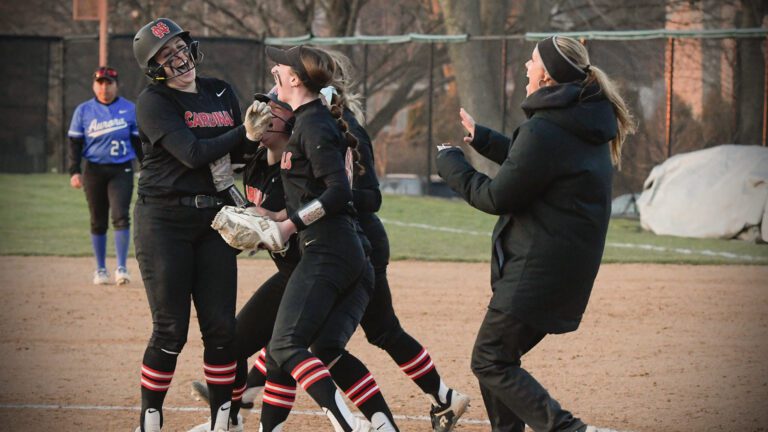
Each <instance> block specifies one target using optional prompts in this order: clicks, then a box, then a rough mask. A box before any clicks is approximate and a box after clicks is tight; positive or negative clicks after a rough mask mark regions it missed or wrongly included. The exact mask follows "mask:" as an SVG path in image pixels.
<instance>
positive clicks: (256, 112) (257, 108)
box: [243, 101, 272, 141]
mask: <svg viewBox="0 0 768 432" xmlns="http://www.w3.org/2000/svg"><path fill="white" fill-rule="evenodd" d="M271 121H272V108H270V107H269V104H267V103H266V102H259V101H254V102H253V104H251V106H249V107H248V109H247V110H246V111H245V122H243V124H244V126H245V136H247V137H248V139H249V140H251V141H259V140H260V139H261V136H262V135H263V134H264V132H265V131H266V130H267V128H268V127H269V123H270V122H271Z"/></svg>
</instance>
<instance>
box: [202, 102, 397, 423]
mask: <svg viewBox="0 0 768 432" xmlns="http://www.w3.org/2000/svg"><path fill="white" fill-rule="evenodd" d="M257 99H258V100H262V101H269V103H270V107H271V108H272V110H271V112H272V117H273V120H272V122H271V124H270V128H269V129H268V130H267V131H266V132H265V133H264V136H263V137H262V140H261V144H262V146H261V147H260V148H259V150H258V151H257V152H256V154H255V155H254V157H253V158H250V159H249V161H248V162H247V165H246V168H245V172H244V176H243V180H244V182H245V190H246V193H247V196H248V199H249V200H250V201H252V202H254V203H255V204H256V205H257V207H253V208H251V209H250V210H251V211H253V212H254V213H256V214H259V215H265V216H268V217H270V218H272V219H274V220H284V219H285V218H286V217H287V215H286V211H285V199H284V195H283V188H282V181H281V178H280V166H279V162H280V158H281V156H282V154H283V151H284V149H285V146H286V144H287V141H288V137H289V136H290V127H291V126H292V124H293V119H294V118H293V112H292V111H291V107H290V106H288V105H286V104H285V103H284V102H281V101H280V100H279V99H278V98H277V95H276V93H274V90H273V92H270V93H268V94H266V95H263V94H262V95H257ZM359 234H361V232H360V231H359ZM297 238H298V236H296V235H293V236H291V238H290V239H289V241H290V243H291V245H290V247H289V248H288V251H287V252H286V253H284V254H283V253H274V252H270V255H271V256H272V259H273V261H274V262H275V264H276V265H277V267H278V273H276V274H275V275H273V276H272V277H271V278H269V279H268V280H267V281H266V282H265V283H264V284H263V285H262V286H261V287H260V288H259V289H258V290H257V291H256V292H255V293H254V294H253V296H252V297H251V299H250V300H249V301H248V302H247V303H246V304H245V306H243V308H242V309H241V310H240V312H239V313H238V315H237V332H236V344H235V345H236V348H237V352H238V375H237V377H236V380H235V389H234V390H233V394H232V412H231V416H232V417H233V418H235V417H236V415H237V412H238V411H239V409H240V406H241V404H240V403H238V402H242V406H243V407H248V408H250V407H252V406H253V401H254V400H255V398H256V397H257V396H258V394H259V393H260V391H261V390H263V389H264V387H265V384H266V381H267V380H266V373H267V371H266V350H265V349H263V347H264V346H265V345H266V344H267V342H268V341H269V338H270V336H271V332H272V328H273V324H274V319H275V315H276V313H277V308H278V306H279V303H280V300H281V297H282V293H283V291H284V288H285V285H286V283H287V281H288V278H289V277H290V275H291V273H292V271H293V269H294V268H295V266H296V264H297V263H298V260H299V248H298V244H297V242H296V239H297ZM366 243H367V240H366ZM369 272H370V274H372V272H373V270H372V268H370V269H369ZM369 279H370V278H369ZM369 279H364V281H363V282H362V283H361V284H360V285H359V286H358V287H357V288H355V289H356V290H364V291H363V292H362V295H361V292H360V291H355V295H345V296H343V300H342V301H340V302H338V303H337V304H336V306H335V307H334V308H335V309H338V310H346V309H349V308H350V306H349V303H350V302H352V303H354V302H367V297H368V296H369V295H370V289H371V288H372V280H369ZM366 284H368V285H367V286H366ZM351 308H354V305H353V306H352V307H351ZM358 314H359V315H362V310H359V312H358ZM344 321H345V322H342V323H340V324H337V323H336V322H334V321H327V322H326V323H325V325H324V326H323V329H322V330H321V331H320V332H319V336H318V337H317V339H315V340H314V341H313V346H312V352H313V353H315V355H317V356H318V358H320V359H321V360H322V361H323V362H324V363H325V364H329V363H333V366H332V367H330V368H329V369H330V371H331V377H332V378H333V380H334V381H335V382H336V383H337V385H339V386H341V387H342V388H344V389H347V391H346V393H347V396H348V397H349V398H350V399H351V400H352V401H353V403H355V404H356V405H357V406H358V407H359V408H360V409H361V411H363V413H364V414H365V415H366V417H367V418H368V419H369V420H371V421H372V422H373V423H374V426H375V428H376V430H377V431H381V432H393V431H397V428H396V426H394V420H393V418H392V417H393V416H392V413H391V411H390V410H389V407H388V406H387V404H386V401H385V400H384V397H383V395H382V394H381V392H380V390H379V388H378V385H377V384H376V381H375V379H374V378H373V376H372V375H371V374H370V372H369V371H368V370H367V368H365V366H364V365H363V364H362V362H360V360H358V359H357V358H356V357H354V356H353V355H351V354H349V353H347V352H346V351H344V346H345V345H346V343H347V341H348V339H349V337H351V335H352V333H353V332H354V328H355V327H356V323H357V321H359V316H358V317H357V318H355V319H353V320H350V319H348V318H345V319H344ZM346 321H349V322H353V324H354V325H349V324H348V323H346ZM257 351H258V353H259V355H258V356H257V359H256V362H255V366H254V369H253V370H252V371H251V373H250V374H248V375H247V378H246V372H247V358H248V357H249V356H251V355H253V354H256V352H257ZM350 370H353V371H356V372H357V371H360V373H355V374H350V373H349V371H350ZM285 378H286V379H287V381H286V382H281V383H279V384H278V383H275V382H273V381H274V379H275V378H274V377H273V378H272V379H273V381H270V383H269V385H267V388H266V390H265V395H264V404H265V407H264V409H263V411H262V417H261V418H262V427H263V428H265V429H266V430H273V431H274V430H279V429H278V427H279V425H280V424H281V423H283V422H284V421H285V419H286V418H287V417H288V414H289V413H290V410H291V408H292V405H293V395H294V392H295V387H296V383H295V381H294V380H293V379H292V378H291V377H290V375H288V376H285ZM350 378H354V382H352V381H349V379H350ZM360 378H364V379H360ZM246 381H247V385H246ZM192 385H193V389H194V392H195V394H196V395H198V396H200V397H202V398H204V399H206V400H207V399H208V397H209V394H208V389H207V388H206V387H205V386H203V385H202V383H200V382H198V381H195V382H193V383H192ZM197 430H198V429H194V431H197ZM190 432H191V431H190Z"/></svg>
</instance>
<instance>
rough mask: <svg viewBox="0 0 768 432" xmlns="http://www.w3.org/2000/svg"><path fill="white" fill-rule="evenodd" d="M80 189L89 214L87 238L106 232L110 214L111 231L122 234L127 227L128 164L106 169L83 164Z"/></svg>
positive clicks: (130, 180)
mask: <svg viewBox="0 0 768 432" xmlns="http://www.w3.org/2000/svg"><path fill="white" fill-rule="evenodd" d="M83 189H85V199H86V200H87V201H88V210H89V211H90V214H91V234H96V235H103V234H104V233H106V232H107V227H108V217H109V213H110V212H111V213H112V226H113V227H114V229H116V230H124V229H128V228H129V227H130V225H131V220H130V206H131V196H132V195H133V164H132V162H125V163H121V164H114V165H107V164H95V163H93V162H88V161H86V163H85V167H84V170H83Z"/></svg>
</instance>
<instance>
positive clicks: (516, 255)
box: [437, 84, 617, 333]
mask: <svg viewBox="0 0 768 432" xmlns="http://www.w3.org/2000/svg"><path fill="white" fill-rule="evenodd" d="M522 108H523V110H525V112H526V114H527V116H528V120H527V121H525V122H524V123H523V124H521V125H520V127H518V128H517V130H515V132H514V134H513V135H512V139H511V140H510V139H509V138H507V137H505V136H503V135H501V134H499V133H497V132H495V131H492V130H490V129H488V128H485V127H482V126H479V125H478V126H477V127H476V129H475V136H474V139H473V142H472V147H474V148H475V150H477V151H478V152H479V153H480V154H481V155H483V156H485V157H487V158H488V159H490V160H492V161H494V162H496V163H498V164H500V165H501V167H500V168H499V172H498V174H497V175H496V176H495V177H494V178H493V179H491V178H489V177H487V176H485V175H484V174H482V173H479V172H477V171H476V170H475V169H474V168H472V166H471V165H470V164H469V163H468V162H467V161H466V160H465V158H464V154H463V153H462V152H461V151H460V150H458V149H450V150H444V151H441V152H439V153H438V155H437V168H438V172H439V173H440V175H441V176H442V177H443V178H444V179H445V180H446V182H447V183H448V185H449V186H450V187H451V188H452V189H453V190H455V191H456V192H458V193H459V194H460V195H461V196H462V197H463V198H464V199H465V200H466V201H467V202H468V203H469V204H470V205H471V206H473V207H476V208H477V209H479V210H482V211H484V212H487V213H491V214H495V215H499V220H498V222H497V223H496V227H495V228H494V230H493V243H492V250H493V252H492V260H491V285H492V288H493V297H492V299H491V303H490V305H489V307H491V308H493V309H497V310H500V311H503V312H508V313H511V314H512V315H514V316H515V317H517V318H518V319H520V320H521V321H523V322H525V323H527V324H529V325H531V326H533V327H535V328H537V329H540V330H542V331H545V332H547V333H565V332H569V331H573V330H576V328H578V326H579V323H580V322H581V317H582V315H583V313H584V310H585V308H586V306H587V301H588V300H589V295H590V293H591V291H592V285H593V283H594V279H595V276H596V275H597V270H598V268H599V266H600V260H601V258H602V255H603V248H604V246H605V235H606V231H607V229H608V219H609V216H610V204H611V176H612V173H613V168H612V165H611V156H610V150H609V144H608V143H609V141H610V140H611V139H612V138H614V137H615V136H616V132H617V121H616V116H615V114H614V112H613V109H612V105H611V104H610V102H609V101H608V100H607V99H606V98H605V96H604V95H603V94H602V93H601V92H599V90H598V89H596V88H586V89H584V88H583V87H581V86H579V85H578V84H563V85H557V86H552V87H545V88H542V89H539V90H538V91H536V92H535V93H533V94H531V95H530V96H529V97H528V98H527V99H526V100H525V101H524V102H523V104H522Z"/></svg>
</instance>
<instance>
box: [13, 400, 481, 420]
mask: <svg viewBox="0 0 768 432" xmlns="http://www.w3.org/2000/svg"><path fill="white" fill-rule="evenodd" d="M0 409H39V410H52V409H59V410H75V411H78V410H79V411H140V410H141V407H140V406H119V405H118V406H113V405H58V404H14V403H3V404H0ZM163 410H165V411H179V412H198V411H199V412H205V413H208V412H210V408H208V407H172V406H165V407H163ZM251 412H254V413H260V412H261V410H260V409H252V410H251ZM291 414H296V415H303V416H316V417H325V414H324V413H322V412H320V411H304V410H291ZM394 417H395V420H406V421H424V422H429V421H430V419H429V417H427V416H407V415H394ZM459 423H464V424H479V425H490V424H491V422H489V421H488V420H478V419H465V418H462V419H459Z"/></svg>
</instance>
